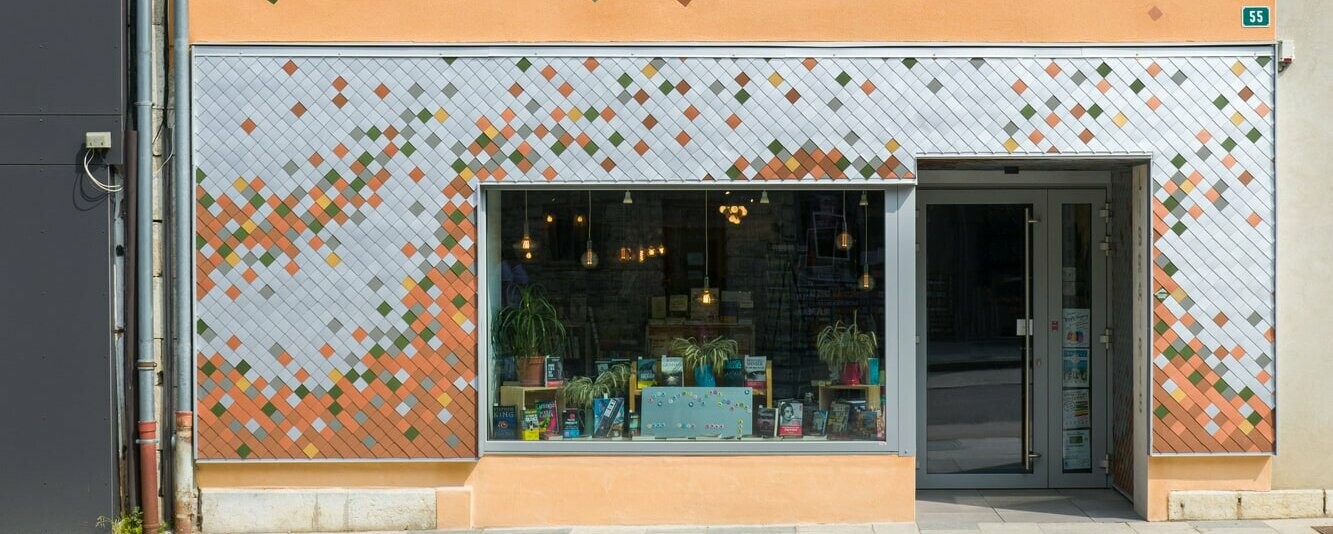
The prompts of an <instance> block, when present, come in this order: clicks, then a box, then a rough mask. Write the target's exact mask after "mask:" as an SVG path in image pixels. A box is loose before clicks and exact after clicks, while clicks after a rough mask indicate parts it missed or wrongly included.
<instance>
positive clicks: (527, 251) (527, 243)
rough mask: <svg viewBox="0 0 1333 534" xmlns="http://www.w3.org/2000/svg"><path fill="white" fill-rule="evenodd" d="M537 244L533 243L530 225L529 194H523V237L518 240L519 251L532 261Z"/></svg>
mask: <svg viewBox="0 0 1333 534" xmlns="http://www.w3.org/2000/svg"><path fill="white" fill-rule="evenodd" d="M534 248H536V244H535V243H533V241H532V231H531V228H530V225H529V224H528V192H527V191H524V192H523V237H522V238H520V239H519V240H518V251H519V253H520V254H521V255H522V256H523V259H525V260H530V259H532V249H534Z"/></svg>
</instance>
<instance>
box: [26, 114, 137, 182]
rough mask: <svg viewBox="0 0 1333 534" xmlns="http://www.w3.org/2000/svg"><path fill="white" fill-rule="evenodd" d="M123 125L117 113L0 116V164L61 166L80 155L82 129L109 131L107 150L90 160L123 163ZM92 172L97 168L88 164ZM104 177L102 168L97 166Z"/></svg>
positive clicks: (102, 178)
mask: <svg viewBox="0 0 1333 534" xmlns="http://www.w3.org/2000/svg"><path fill="white" fill-rule="evenodd" d="M124 130H125V126H124V123H123V122H122V121H121V117H120V115H0V133H3V134H4V139H5V141H4V142H3V143H0V164H4V165H65V164H70V163H79V162H81V159H80V158H82V157H83V134H84V133H85V132H111V150H110V151H107V153H106V154H104V155H102V156H100V157H97V158H96V159H94V160H93V161H94V163H104V164H109V165H120V164H122V163H124V162H125V161H124V159H125V158H124V156H123V154H125V132H124ZM91 168H93V169H94V170H95V171H98V170H99V169H98V168H97V167H96V166H94V167H91ZM100 173H101V174H99V175H98V179H99V180H105V174H106V169H104V168H102V169H100Z"/></svg>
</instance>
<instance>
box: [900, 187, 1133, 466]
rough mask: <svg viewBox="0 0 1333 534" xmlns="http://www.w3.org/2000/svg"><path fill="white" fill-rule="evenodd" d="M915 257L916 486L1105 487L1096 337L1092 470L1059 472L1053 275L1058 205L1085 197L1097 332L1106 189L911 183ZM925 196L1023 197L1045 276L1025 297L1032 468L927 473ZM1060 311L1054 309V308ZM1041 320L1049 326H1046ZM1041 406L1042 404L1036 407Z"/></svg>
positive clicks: (941, 199) (1103, 363) (1101, 355)
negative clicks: (1030, 333)
mask: <svg viewBox="0 0 1333 534" xmlns="http://www.w3.org/2000/svg"><path fill="white" fill-rule="evenodd" d="M917 193H918V197H917V224H916V240H917V257H916V271H917V276H916V278H917V279H916V306H917V308H916V309H917V350H916V352H917V354H916V356H917V377H916V386H917V387H916V391H917V413H916V423H917V451H918V452H917V454H918V460H917V476H916V479H917V487H918V488H920V489H933V488H978V489H986V488H1104V487H1109V473H1108V472H1107V470H1106V469H1105V468H1104V467H1103V465H1102V463H1101V460H1102V459H1103V458H1105V455H1106V451H1107V450H1108V444H1107V440H1108V439H1109V429H1110V419H1109V415H1110V412H1109V409H1108V406H1109V405H1108V403H1109V401H1110V392H1109V390H1108V385H1109V382H1108V377H1107V372H1108V370H1109V369H1108V368H1107V354H1106V346H1105V345H1104V344H1102V343H1099V342H1098V341H1097V340H1096V339H1092V340H1090V341H1089V347H1088V348H1089V372H1090V374H1091V375H1092V376H1091V378H1090V379H1091V381H1092V383H1091V386H1090V387H1091V391H1090V402H1091V404H1092V406H1091V409H1092V412H1091V417H1092V423H1093V424H1092V431H1091V436H1090V437H1091V445H1090V447H1091V451H1090V454H1091V460H1092V461H1091V471H1090V472H1089V473H1064V472H1063V466H1062V464H1063V458H1062V453H1063V424H1062V420H1063V419H1062V418H1063V405H1062V403H1061V402H1060V401H1059V399H1058V398H1057V394H1060V395H1062V391H1063V389H1062V387H1057V386H1059V385H1061V384H1062V373H1063V369H1062V364H1061V360H1060V357H1061V354H1062V350H1063V345H1062V343H1061V340H1062V337H1063V336H1062V333H1063V331H1062V328H1060V327H1062V326H1063V324H1062V323H1063V313H1062V309H1063V306H1062V301H1061V297H1062V292H1061V291H1060V289H1059V285H1058V284H1059V283H1062V281H1063V280H1062V278H1060V277H1059V275H1058V273H1061V272H1062V271H1061V269H1062V267H1063V266H1062V265H1061V260H1062V258H1061V254H1060V251H1061V246H1062V233H1061V231H1060V229H1061V228H1063V224H1064V221H1063V220H1062V219H1063V213H1062V206H1063V205H1064V204H1069V203H1079V204H1082V203H1086V204H1089V205H1090V207H1091V213H1090V218H1091V221H1090V222H1091V229H1090V231H1091V236H1090V240H1091V244H1090V246H1092V247H1093V249H1092V251H1091V253H1092V265H1091V270H1092V273H1091V277H1092V279H1091V282H1092V284H1093V287H1092V299H1093V300H1092V302H1093V306H1094V310H1095V311H1094V313H1092V320H1091V324H1090V325H1089V334H1090V337H1091V336H1093V335H1096V336H1100V334H1101V333H1102V332H1105V329H1106V325H1107V319H1108V316H1107V314H1108V313H1109V312H1110V302H1109V295H1108V293H1107V290H1108V288H1107V270H1106V269H1107V258H1106V257H1105V254H1104V253H1102V252H1101V250H1100V249H1099V247H1098V246H1097V243H1100V242H1101V241H1102V240H1103V239H1105V238H1106V236H1107V225H1106V220H1105V219H1104V218H1103V217H1102V215H1101V211H1102V209H1103V207H1104V206H1105V203H1106V201H1107V198H1108V195H1109V193H1108V192H1107V191H1106V189H1105V188H1103V187H1098V188H1058V187H1051V188H1031V189H1028V188H1023V189H1019V188H1002V189H984V188H967V189H953V188H947V189H918V191H917ZM931 204H953V205H956V204H1029V205H1031V206H1032V214H1033V217H1034V218H1035V219H1036V220H1037V221H1038V222H1036V223H1034V224H1033V227H1032V228H1031V229H1030V231H1031V236H1032V241H1031V243H1032V252H1031V254H1032V267H1031V268H1032V273H1033V274H1032V279H1033V280H1034V283H1035V281H1036V280H1045V282H1044V284H1045V287H1038V286H1033V287H1032V289H1031V291H1032V296H1031V299H1032V300H1031V302H1032V308H1031V314H1032V328H1033V329H1034V332H1033V336H1032V351H1033V355H1034V356H1033V358H1034V359H1033V363H1034V370H1033V372H1034V380H1033V385H1032V390H1031V391H1032V393H1031V394H1032V398H1033V399H1034V400H1035V402H1033V405H1032V418H1031V424H1032V425H1033V428H1032V430H1031V435H1032V450H1033V452H1036V453H1039V454H1040V455H1041V456H1040V458H1038V459H1037V460H1036V462H1035V463H1034V465H1033V470H1032V472H1031V473H996V474H931V473H929V471H928V469H929V458H928V455H929V449H928V447H927V445H928V440H927V438H928V436H927V429H926V427H927V425H926V423H927V410H928V405H927V402H926V396H927V392H928V390H927V387H926V386H927V384H926V374H927V365H926V345H927V343H926V342H927V339H926V336H927V330H926V321H927V314H926V310H925V305H926V285H925V281H926V280H925V278H926V274H927V271H926V256H927V254H926V252H927V247H928V245H929V243H928V242H927V240H926V239H925V236H926V232H927V225H926V219H925V216H924V214H925V210H926V209H927V208H928V207H929V206H930V205H931ZM1057 312H1061V313H1060V316H1059V317H1056V313H1057ZM1047 325H1052V326H1055V327H1056V328H1054V329H1052V328H1048V327H1047ZM1035 373H1044V376H1045V377H1046V379H1045V380H1037V379H1035ZM1043 408H1044V409H1043Z"/></svg>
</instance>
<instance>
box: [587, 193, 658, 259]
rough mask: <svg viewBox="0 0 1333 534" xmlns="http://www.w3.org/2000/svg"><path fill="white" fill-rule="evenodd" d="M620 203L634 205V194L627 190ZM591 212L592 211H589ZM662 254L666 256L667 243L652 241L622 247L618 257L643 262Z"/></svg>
mask: <svg viewBox="0 0 1333 534" xmlns="http://www.w3.org/2000/svg"><path fill="white" fill-rule="evenodd" d="M620 203H621V204H624V205H626V206H631V205H633V204H634V195H632V194H630V192H629V191H625V199H624V200H621V201H620ZM589 213H591V211H589ZM660 256H666V245H664V244H662V243H661V242H658V243H657V244H656V245H653V244H651V243H650V244H649V245H648V246H646V247H645V246H643V244H642V243H640V244H639V246H638V247H629V246H624V247H620V250H619V254H617V257H616V259H618V260H620V261H621V262H622V263H629V262H632V261H638V262H639V263H643V262H645V261H648V260H651V259H653V258H657V257H660Z"/></svg>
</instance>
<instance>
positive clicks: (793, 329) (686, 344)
mask: <svg viewBox="0 0 1333 534" xmlns="http://www.w3.org/2000/svg"><path fill="white" fill-rule="evenodd" d="M491 198H498V199H499V203H498V204H499V207H498V208H497V207H495V206H492V207H491V208H490V210H489V211H488V216H489V217H491V218H492V219H495V218H498V221H499V222H498V224H493V225H492V226H491V227H490V228H491V232H490V234H492V235H487V236H485V237H486V238H487V239H488V246H489V247H490V248H491V252H490V254H489V256H490V259H489V260H488V261H489V262H490V264H488V270H489V271H490V278H492V279H493V282H492V284H493V286H495V287H493V288H492V290H491V291H492V295H493V296H492V298H491V301H492V302H491V309H490V311H489V312H490V314H491V315H490V317H491V320H490V323H489V332H488V336H489V339H490V341H491V343H490V349H489V351H487V353H486V357H488V358H490V370H491V372H490V376H489V377H487V378H488V380H490V382H489V384H490V387H489V388H488V393H489V399H488V400H487V401H488V403H489V404H490V406H489V408H490V409H489V414H488V415H489V421H488V422H489V439H491V440H518V441H522V440H533V441H539V440H566V441H568V440H586V441H627V440H633V441H638V440H649V441H651V440H671V441H682V440H696V441H716V440H741V441H746V440H756V441H764V440H769V441H827V440H863V441H883V440H884V434H885V423H886V417H885V412H886V410H885V408H886V405H885V398H884V395H885V387H884V386H883V384H885V383H891V382H892V381H891V380H886V377H885V373H884V372H883V369H884V356H885V354H886V353H888V352H889V351H888V350H886V348H885V347H886V345H888V346H893V343H892V340H887V339H885V335H884V323H885V296H884V291H883V289H882V287H883V286H882V284H883V281H884V276H885V272H884V257H885V253H884V250H885V249H884V243H885V239H884V228H885V226H884V196H883V194H882V192H879V191H869V192H862V191H851V190H849V191H845V192H844V191H792V190H782V191H767V192H764V191H755V190H747V191H725V190H709V191H704V190H687V191H666V190H631V191H628V192H627V191H624V190H620V191H610V190H597V191H586V190H584V191H575V190H529V191H523V190H504V191H502V192H500V193H497V194H495V195H493V196H492V197H491ZM496 227H498V228H499V232H498V235H494V234H495V233H496V232H495V228H496ZM496 262H498V264H496ZM821 340H822V342H823V344H822V350H821ZM890 398H892V396H890ZM888 408H889V411H892V410H893V409H894V407H893V406H888ZM888 419H889V420H892V419H893V417H890V418H888Z"/></svg>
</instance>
